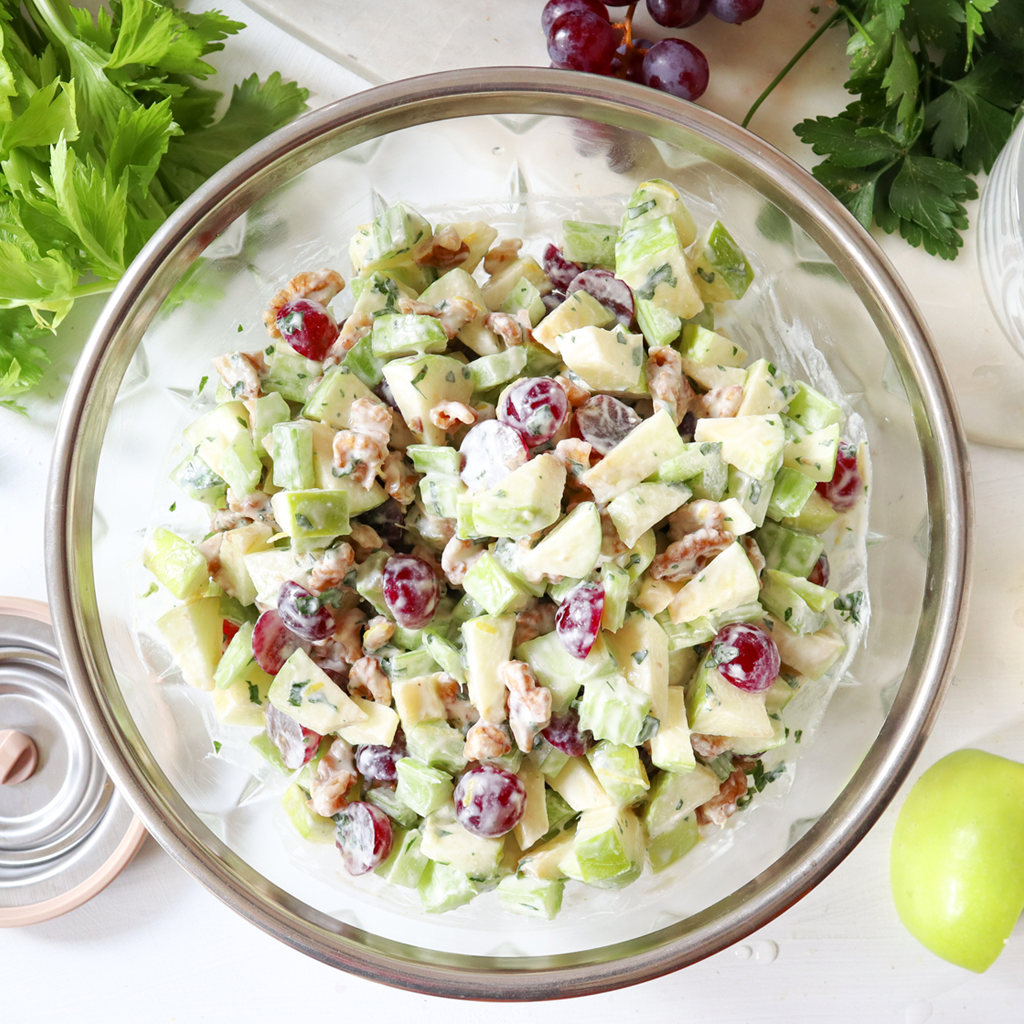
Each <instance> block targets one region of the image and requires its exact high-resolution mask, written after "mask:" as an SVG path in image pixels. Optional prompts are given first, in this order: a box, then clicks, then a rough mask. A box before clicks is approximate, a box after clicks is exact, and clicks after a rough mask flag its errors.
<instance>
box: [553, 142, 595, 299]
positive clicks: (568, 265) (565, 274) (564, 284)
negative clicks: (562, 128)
mask: <svg viewBox="0 0 1024 1024" xmlns="http://www.w3.org/2000/svg"><path fill="white" fill-rule="evenodd" d="M584 123H586V122H584ZM544 273H545V274H547V275H548V277H550V278H551V283H552V284H553V285H554V286H555V289H556V290H557V291H561V292H566V293H568V291H569V285H571V284H572V283H573V281H575V280H576V278H577V277H578V276H579V275H580V274H582V273H583V268H582V267H581V266H580V265H579V264H577V263H573V262H572V261H571V260H567V259H566V258H565V253H563V252H562V250H561V249H559V248H558V246H557V245H551V244H549V245H548V247H547V248H546V249H545V250H544Z"/></svg>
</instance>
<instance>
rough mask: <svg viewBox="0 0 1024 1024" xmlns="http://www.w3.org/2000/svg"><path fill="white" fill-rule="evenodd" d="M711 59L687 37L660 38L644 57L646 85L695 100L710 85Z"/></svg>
mask: <svg viewBox="0 0 1024 1024" xmlns="http://www.w3.org/2000/svg"><path fill="white" fill-rule="evenodd" d="M708 78H709V71H708V59H707V57H705V56H704V54H703V53H701V51H700V50H698V49H697V47H696V46H694V45H693V43H688V42H687V41H686V40H685V39H660V40H659V41H658V42H656V43H655V44H654V45H653V46H652V47H651V48H650V49H649V50H648V51H647V56H646V57H644V85H649V86H651V88H653V89H660V90H661V91H662V92H668V93H671V94H672V95H673V96H679V97H681V98H682V99H684V100H696V99H699V98H700V97H701V96H703V95H704V90H705V89H706V88H707V87H708Z"/></svg>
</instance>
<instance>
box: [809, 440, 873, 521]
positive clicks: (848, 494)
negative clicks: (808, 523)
mask: <svg viewBox="0 0 1024 1024" xmlns="http://www.w3.org/2000/svg"><path fill="white" fill-rule="evenodd" d="M817 489H818V493H819V494H821V495H822V496H823V497H825V498H827V499H828V500H829V502H831V504H832V507H833V508H834V509H835V510H836V511H837V512H848V511H849V510H850V509H851V508H853V506H854V505H856V504H857V502H858V501H860V496H861V495H862V494H863V493H864V478H863V477H862V476H861V475H860V467H859V466H858V465H857V449H856V447H855V446H854V445H852V444H846V443H845V442H840V444H839V451H838V453H837V454H836V471H835V472H834V473H833V474H832V479H831V480H829V481H827V482H826V483H819V484H818V488H817Z"/></svg>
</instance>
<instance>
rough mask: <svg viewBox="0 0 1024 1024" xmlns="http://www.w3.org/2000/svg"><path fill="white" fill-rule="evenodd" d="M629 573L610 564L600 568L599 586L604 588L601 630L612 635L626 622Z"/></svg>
mask: <svg viewBox="0 0 1024 1024" xmlns="http://www.w3.org/2000/svg"><path fill="white" fill-rule="evenodd" d="M629 584H630V579H629V573H628V572H626V570H625V569H620V568H619V567H618V566H617V565H614V564H612V563H611V562H606V563H605V564H604V565H602V566H601V585H602V586H603V587H604V611H603V612H602V613H601V628H602V629H606V630H608V631H609V632H611V633H614V632H615V631H616V630H617V629H621V628H622V624H623V622H625V620H626V605H627V604H628V603H629Z"/></svg>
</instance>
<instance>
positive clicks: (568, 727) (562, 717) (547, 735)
mask: <svg viewBox="0 0 1024 1024" xmlns="http://www.w3.org/2000/svg"><path fill="white" fill-rule="evenodd" d="M541 735H542V736H543V737H544V739H546V740H547V741H548V743H550V744H551V746H553V747H554V748H555V749H556V750H561V751H562V753H563V754H568V755H569V756H570V757H582V756H583V755H584V754H585V753H586V752H587V751H588V750H589V749H590V748H591V747H592V746H593V745H594V737H593V734H592V733H591V732H590V730H589V729H583V730H581V729H580V716H579V712H578V711H577V710H576V709H575V708H573V707H568V708H566V709H565V710H564V711H562V712H556V713H555V714H553V715H552V716H551V721H550V722H549V723H548V727H547V728H546V729H543V730H541Z"/></svg>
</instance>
